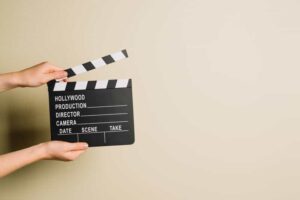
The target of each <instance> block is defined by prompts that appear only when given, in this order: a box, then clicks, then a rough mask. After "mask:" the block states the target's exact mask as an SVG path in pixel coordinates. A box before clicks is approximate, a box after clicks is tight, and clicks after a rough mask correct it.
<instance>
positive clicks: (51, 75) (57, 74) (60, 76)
mask: <svg viewBox="0 0 300 200" xmlns="http://www.w3.org/2000/svg"><path fill="white" fill-rule="evenodd" d="M67 76H68V73H67V72H66V71H64V70H61V71H55V72H51V73H49V74H47V81H51V80H54V79H63V78H66V77H67Z"/></svg>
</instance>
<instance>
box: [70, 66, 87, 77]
mask: <svg viewBox="0 0 300 200" xmlns="http://www.w3.org/2000/svg"><path fill="white" fill-rule="evenodd" d="M72 70H73V71H74V73H75V74H76V75H77V74H81V73H84V72H86V71H87V70H86V69H85V68H84V67H83V66H82V65H77V66H75V67H73V68H72Z"/></svg>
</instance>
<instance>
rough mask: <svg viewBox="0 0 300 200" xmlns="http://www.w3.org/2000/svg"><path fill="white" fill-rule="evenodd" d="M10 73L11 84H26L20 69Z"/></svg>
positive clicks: (23, 85)
mask: <svg viewBox="0 0 300 200" xmlns="http://www.w3.org/2000/svg"><path fill="white" fill-rule="evenodd" d="M10 75H11V79H10V80H11V84H12V85H13V86H14V87H25V86H26V84H25V82H24V80H23V78H22V71H17V72H12V73H10Z"/></svg>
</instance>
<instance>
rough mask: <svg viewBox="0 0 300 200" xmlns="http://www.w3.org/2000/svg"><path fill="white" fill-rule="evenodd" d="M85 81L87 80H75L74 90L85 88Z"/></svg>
mask: <svg viewBox="0 0 300 200" xmlns="http://www.w3.org/2000/svg"><path fill="white" fill-rule="evenodd" d="M87 83H88V82H87V81H77V82H76V85H75V90H85V89H86V86H87Z"/></svg>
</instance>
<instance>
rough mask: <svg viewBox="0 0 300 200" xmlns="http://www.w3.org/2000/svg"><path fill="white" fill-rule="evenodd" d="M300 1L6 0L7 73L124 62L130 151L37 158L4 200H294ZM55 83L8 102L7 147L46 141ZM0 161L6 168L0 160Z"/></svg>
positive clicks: (0, 106)
mask: <svg viewBox="0 0 300 200" xmlns="http://www.w3.org/2000/svg"><path fill="white" fill-rule="evenodd" d="M299 10H300V2H299V1H298V0H253V1H238V0H229V1H222V0H210V1H204V0H198V1H196V0H128V1H124V0H123V1H122V0H84V1H83V0H82V1H80V0H63V1H62V0H0V30H1V32H0V73H4V72H9V71H15V70H21V69H23V68H25V67H29V66H32V65H34V64H37V63H39V62H42V61H49V62H51V63H53V64H55V65H58V66H62V67H65V68H67V67H69V66H74V65H77V64H80V63H82V62H85V61H88V60H91V59H94V58H98V57H99V56H103V55H106V54H108V53H112V52H114V51H118V50H120V49H123V48H126V49H127V50H128V53H129V56H130V58H129V59H127V60H124V61H122V62H118V63H115V64H113V65H110V66H109V67H107V68H102V69H99V70H96V71H93V72H88V73H86V74H83V75H80V76H78V77H75V78H72V80H97V79H98V80H99V79H100V80H101V79H110V78H132V79H133V98H134V114H135V133H136V143H135V144H134V145H130V146H115V147H97V148H90V149H89V150H88V151H87V152H86V153H85V154H84V155H82V156H81V157H80V158H79V159H78V160H76V161H74V162H69V163H65V162H58V161H42V162H39V163H36V164H34V165H31V166H28V167H26V168H24V169H22V170H19V171H18V172H16V173H14V174H12V175H10V176H8V177H6V178H3V179H1V180H0V199H1V200H40V199H43V200H52V199H63V200H69V199H70V200H77V199H78V200H79V199H90V200H94V199H95V200H99V199H105V200H120V199H123V200H165V199H172V200H187V199H205V200H220V199H222V200H253V199H255V200H282V199H289V200H296V199H297V200H298V199H300V190H299V184H300V134H299V131H300V126H299V124H300V114H299V113H300V106H299V102H300V87H299V86H300V79H299V75H300V68H299V66H300V65H299V64H300V59H299V52H300V20H299V19H300V12H299ZM49 128H50V121H49V110H48V94H47V87H46V86H42V87H40V88H34V89H32V88H20V89H15V90H12V91H9V92H5V93H1V96H0V153H6V152H9V151H13V150H17V149H20V148H23V147H26V146H30V145H34V144H37V143H39V142H43V141H48V140H49V139H50V130H49ZM0 164H1V163H0Z"/></svg>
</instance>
